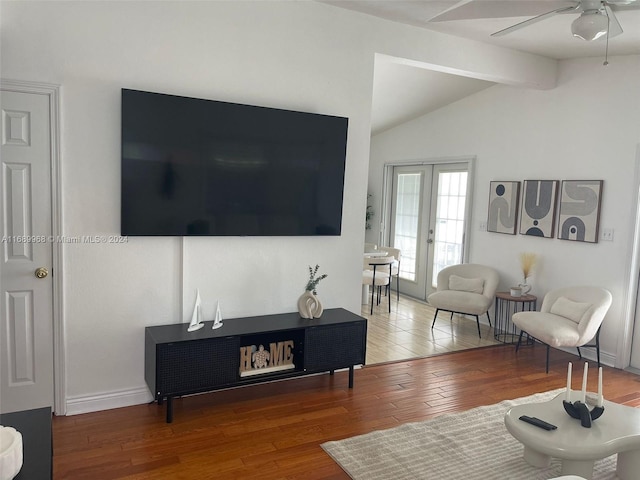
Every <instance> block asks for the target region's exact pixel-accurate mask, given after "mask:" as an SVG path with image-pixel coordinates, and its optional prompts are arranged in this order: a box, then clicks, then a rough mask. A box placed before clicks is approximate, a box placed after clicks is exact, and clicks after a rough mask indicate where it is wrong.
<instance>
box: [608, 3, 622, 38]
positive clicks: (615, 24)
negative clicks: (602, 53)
mask: <svg viewBox="0 0 640 480" xmlns="http://www.w3.org/2000/svg"><path fill="white" fill-rule="evenodd" d="M604 8H605V10H606V11H607V16H608V17H609V38H612V37H615V36H616V35H620V34H621V33H622V32H623V30H622V26H621V25H620V22H619V21H618V19H617V18H616V15H615V13H613V10H611V7H609V5H605V6H604Z"/></svg>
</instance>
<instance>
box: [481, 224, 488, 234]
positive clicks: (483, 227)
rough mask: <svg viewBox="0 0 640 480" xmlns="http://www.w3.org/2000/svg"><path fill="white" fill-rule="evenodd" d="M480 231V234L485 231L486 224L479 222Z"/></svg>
mask: <svg viewBox="0 0 640 480" xmlns="http://www.w3.org/2000/svg"><path fill="white" fill-rule="evenodd" d="M480 231H481V232H486V231H487V222H480Z"/></svg>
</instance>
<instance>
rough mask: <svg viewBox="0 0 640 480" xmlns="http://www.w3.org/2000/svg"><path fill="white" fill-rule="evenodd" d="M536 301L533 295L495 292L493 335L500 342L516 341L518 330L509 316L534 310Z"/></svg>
mask: <svg viewBox="0 0 640 480" xmlns="http://www.w3.org/2000/svg"><path fill="white" fill-rule="evenodd" d="M537 302H538V297H536V296H535V295H522V296H520V297H512V296H511V295H510V294H509V292H497V293H496V301H495V306H494V320H495V324H496V326H495V327H494V334H493V337H494V338H495V339H496V340H498V341H500V342H502V343H516V342H517V341H518V336H519V335H520V332H517V331H516V330H517V328H516V326H515V325H514V324H513V322H511V316H512V315H513V314H514V313H516V312H525V311H534V310H535V309H536V305H537Z"/></svg>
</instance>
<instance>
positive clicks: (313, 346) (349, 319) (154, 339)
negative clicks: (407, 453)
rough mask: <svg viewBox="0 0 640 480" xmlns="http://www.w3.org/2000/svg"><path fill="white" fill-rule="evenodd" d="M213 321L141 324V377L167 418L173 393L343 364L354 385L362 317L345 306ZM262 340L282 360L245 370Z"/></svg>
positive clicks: (362, 342) (363, 339) (361, 355)
mask: <svg viewBox="0 0 640 480" xmlns="http://www.w3.org/2000/svg"><path fill="white" fill-rule="evenodd" d="M212 324H213V322H205V326H204V327H203V328H201V329H200V330H197V331H195V332H187V327H188V324H186V323H178V324H172V325H159V326H154V327H146V329H145V368H144V374H145V380H146V382H147V385H148V386H149V389H150V391H151V393H152V394H153V396H154V400H155V401H157V402H158V405H162V403H163V402H164V400H165V399H166V400H167V423H170V422H171V421H172V420H173V408H172V407H173V398H174V397H177V396H182V395H190V394H194V393H202V392H209V391H214V390H220V389H223V388H231V387H237V386H242V385H250V384H253V383H261V382H266V381H271V380H279V379H284V378H291V377H296V376H301V375H307V374H311V373H319V372H327V371H328V372H331V373H333V371H334V370H338V369H341V368H349V388H353V367H354V366H355V365H363V364H364V363H365V354H366V343H367V321H366V319H365V318H363V317H361V316H359V315H356V314H354V313H351V312H349V311H347V310H344V309H342V308H334V309H328V310H325V311H324V313H323V314H322V317H321V318H314V319H303V318H300V315H298V313H284V314H276V315H264V316H258V317H246V318H234V319H228V320H225V321H224V324H223V326H222V327H220V328H217V329H215V330H213V329H212ZM260 345H262V346H263V347H264V349H265V350H266V352H269V353H270V355H268V356H267V357H268V358H270V361H271V363H278V364H280V365H279V366H277V367H272V368H264V369H260V368H251V369H250V370H249V371H248V370H247V366H248V362H250V360H249V359H250V358H252V352H253V353H255V352H256V348H259V346H260ZM252 348H253V350H252ZM270 348H272V349H273V350H270ZM243 354H244V355H245V356H244V357H243ZM263 357H264V354H263ZM263 357H262V358H263ZM271 357H273V358H271ZM253 358H255V356H253ZM263 372H264V373H263Z"/></svg>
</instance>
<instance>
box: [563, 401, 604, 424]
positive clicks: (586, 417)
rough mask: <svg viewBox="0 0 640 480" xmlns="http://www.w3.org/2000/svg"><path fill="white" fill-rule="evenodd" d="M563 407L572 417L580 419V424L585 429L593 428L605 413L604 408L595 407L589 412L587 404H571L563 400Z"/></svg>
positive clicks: (579, 402)
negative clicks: (595, 422) (593, 424)
mask: <svg viewBox="0 0 640 480" xmlns="http://www.w3.org/2000/svg"><path fill="white" fill-rule="evenodd" d="M562 406H563V407H564V411H565V412H567V413H568V414H569V416H570V417H572V418H577V419H579V420H580V424H581V425H582V426H583V427H585V428H591V423H592V422H593V421H594V420H597V419H598V418H600V417H601V416H602V414H603V413H604V407H593V409H591V410H589V407H588V406H587V404H586V403H582V402H581V401H576V402H573V403H571V402H568V401H566V400H563V401H562Z"/></svg>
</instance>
